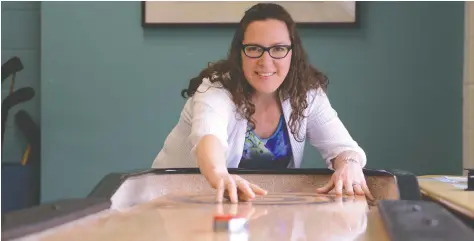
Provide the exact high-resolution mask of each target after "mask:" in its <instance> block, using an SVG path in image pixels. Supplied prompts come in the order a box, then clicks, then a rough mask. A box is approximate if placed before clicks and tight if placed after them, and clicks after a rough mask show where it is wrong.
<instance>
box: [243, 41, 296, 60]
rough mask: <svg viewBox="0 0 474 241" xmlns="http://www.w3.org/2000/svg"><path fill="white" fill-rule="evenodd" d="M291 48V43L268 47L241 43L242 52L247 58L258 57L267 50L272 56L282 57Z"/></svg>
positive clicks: (275, 57)
mask: <svg viewBox="0 0 474 241" xmlns="http://www.w3.org/2000/svg"><path fill="white" fill-rule="evenodd" d="M291 48H292V46H291V45H275V46H271V47H268V48H266V47H263V46H260V45H256V44H244V45H242V50H243V51H244V54H245V55H246V56H247V57H249V58H260V57H261V56H262V55H263V54H264V53H265V52H268V53H269V54H270V56H271V57H272V58H274V59H282V58H285V57H286V56H287V55H288V53H289V52H290V50H291Z"/></svg>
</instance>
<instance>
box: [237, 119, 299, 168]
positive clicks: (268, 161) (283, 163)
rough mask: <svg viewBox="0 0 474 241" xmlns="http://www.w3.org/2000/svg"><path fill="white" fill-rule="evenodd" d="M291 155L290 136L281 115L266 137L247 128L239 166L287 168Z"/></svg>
mask: <svg viewBox="0 0 474 241" xmlns="http://www.w3.org/2000/svg"><path fill="white" fill-rule="evenodd" d="M292 157H293V154H292V151H291V144H290V138H289V137H288V131H287V129H286V125H285V119H284V117H283V115H282V116H281V118H280V122H279V123H278V127H277V129H276V131H275V132H274V133H273V135H272V136H270V137H268V138H260V137H258V136H257V135H256V134H255V132H254V131H253V130H251V129H250V127H248V128H247V134H246V136H245V144H244V150H243V153H242V159H241V161H240V164H239V168H252V169H262V168H263V169H275V168H287V167H288V165H289V164H290V163H291V159H292Z"/></svg>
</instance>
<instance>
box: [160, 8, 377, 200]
mask: <svg viewBox="0 0 474 241" xmlns="http://www.w3.org/2000/svg"><path fill="white" fill-rule="evenodd" d="M327 84H328V81H327V78H326V77H325V76H324V75H323V74H322V73H321V72H319V71H318V70H317V69H315V68H314V67H312V66H311V65H310V64H309V63H308V60H307V57H306V53H305V51H304V49H303V46H302V43H301V39H300V37H299V35H298V32H297V31H296V28H295V23H294V21H293V20H292V18H291V16H290V15H289V13H288V12H287V11H286V10H285V9H284V8H282V7H281V6H279V5H277V4H271V3H261V4H257V5H255V6H253V7H252V8H250V9H249V10H248V11H246V13H245V15H244V17H243V18H242V20H241V22H240V27H239V29H238V30H237V31H236V33H235V35H234V38H233V41H232V44H231V47H230V52H229V55H228V58H227V59H225V60H221V61H219V62H217V63H215V64H213V65H210V66H209V67H208V68H206V69H204V70H203V71H202V72H201V73H200V74H199V76H197V77H195V78H193V79H191V81H190V84H189V88H188V89H187V90H184V91H183V92H182V95H183V97H186V95H187V97H189V99H188V101H187V102H186V104H185V107H184V110H183V111H182V113H181V117H180V120H179V122H178V124H177V125H176V126H175V128H174V129H173V130H172V132H171V133H170V134H169V136H168V137H167V139H166V141H165V143H164V147H163V149H162V150H161V152H160V153H159V154H158V156H157V157H156V159H155V161H154V163H153V167H154V168H165V167H166V168H169V167H174V168H177V167H193V166H194V167H196V166H197V167H199V169H200V171H201V173H202V174H203V175H204V177H205V178H206V180H207V181H208V182H209V184H210V185H211V186H212V187H213V188H216V189H217V190H218V192H217V199H218V201H221V200H222V194H223V192H224V191H227V192H228V195H229V198H230V200H231V201H232V202H237V201H238V198H239V199H243V200H251V199H253V198H254V197H255V195H265V194H266V191H265V190H263V189H262V188H260V187H258V186H257V185H255V184H253V183H249V182H248V181H247V180H244V179H243V178H241V177H240V176H237V175H230V174H229V173H228V172H227V168H237V167H240V168H299V167H300V165H301V161H302V158H303V149H304V146H305V141H306V139H307V140H308V141H309V142H310V143H311V144H312V145H313V146H314V147H316V148H317V149H318V150H319V151H320V153H321V155H322V156H323V158H324V159H325V160H326V163H327V165H328V167H329V168H330V169H333V170H335V172H334V174H333V176H332V178H331V181H330V182H329V183H327V185H325V186H324V187H322V188H319V189H317V191H318V192H320V193H326V192H329V191H330V190H332V189H334V188H335V191H336V193H337V194H342V189H345V191H346V193H347V194H349V195H353V194H354V193H356V194H360V195H364V194H366V195H368V196H369V197H370V193H369V190H368V188H367V185H366V182H365V178H364V175H363V172H362V168H363V167H364V166H365V164H366V156H365V153H364V151H363V150H362V149H361V148H360V147H359V146H358V145H357V143H356V142H355V141H354V140H353V139H352V138H351V136H350V135H349V133H348V131H347V130H346V129H345V127H344V125H343V124H342V123H341V121H340V120H339V118H338V116H337V113H336V111H335V110H334V109H332V107H331V105H330V103H329V101H328V98H327V96H326V93H325V90H326V87H327ZM238 192H239V197H237V193H238Z"/></svg>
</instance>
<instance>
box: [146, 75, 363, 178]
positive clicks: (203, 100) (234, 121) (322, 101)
mask: <svg viewBox="0 0 474 241" xmlns="http://www.w3.org/2000/svg"><path fill="white" fill-rule="evenodd" d="M307 100H308V108H307V109H306V110H305V112H304V115H305V116H308V118H304V119H303V121H302V122H301V123H302V125H301V128H300V135H299V136H298V137H299V138H301V137H305V138H304V139H305V141H303V142H298V141H297V140H296V139H295V138H294V136H293V134H291V132H289V137H290V143H291V148H292V151H293V163H291V165H290V167H292V168H299V167H300V166H301V162H302V160H303V152H304V147H305V142H306V139H307V140H308V141H309V142H310V143H311V145H312V146H314V147H316V149H317V150H318V151H319V152H320V154H321V155H322V157H323V159H324V160H325V162H326V165H327V166H328V168H329V169H333V168H332V165H331V161H330V160H331V159H333V158H335V157H336V156H337V155H338V154H339V153H341V152H343V151H346V150H353V151H356V152H358V153H360V154H361V155H360V156H361V157H362V159H359V161H360V163H361V165H362V166H365V164H366V155H365V152H364V151H363V150H362V148H360V147H359V146H358V144H357V142H355V141H354V140H353V139H352V137H351V136H350V134H349V132H348V131H347V129H346V128H345V127H344V125H343V124H342V122H341V120H340V119H339V117H338V116H337V112H336V111H335V110H334V109H333V108H332V107H331V104H330V103H329V100H328V98H327V95H326V93H325V92H324V91H323V90H322V89H318V90H313V91H310V92H309V93H308V95H307ZM282 110H283V114H284V116H285V119H286V120H289V119H290V114H291V111H292V108H291V105H290V102H289V100H288V99H287V100H283V101H282ZM287 128H288V129H289V126H288V123H287ZM246 129H247V120H246V119H245V118H239V117H238V115H237V112H236V105H235V104H234V103H233V101H232V96H231V94H230V93H229V92H228V91H227V90H226V89H224V88H223V87H222V84H220V82H215V83H211V82H210V81H209V79H204V80H203V83H202V84H201V85H200V86H199V88H198V91H196V93H195V95H194V96H193V97H191V98H189V99H188V100H187V102H186V104H185V106H184V109H183V111H182V112H181V116H180V118H179V122H178V123H177V125H176V126H175V127H174V128H173V130H172V131H171V133H170V134H169V135H168V137H167V138H166V140H165V142H164V145H163V148H162V150H161V151H160V152H159V153H158V155H157V156H156V158H155V160H154V161H153V164H152V168H182V167H197V164H196V163H197V160H196V157H195V155H194V148H195V147H196V144H197V143H198V141H199V140H200V138H201V137H203V136H205V135H208V134H213V135H215V136H217V137H218V138H219V140H220V141H221V143H222V146H223V147H224V149H225V153H226V157H227V160H226V161H227V167H228V168H237V167H238V165H239V162H240V159H241V157H242V151H243V148H244V139H245V133H246Z"/></svg>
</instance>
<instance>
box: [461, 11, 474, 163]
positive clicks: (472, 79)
mask: <svg viewBox="0 0 474 241" xmlns="http://www.w3.org/2000/svg"><path fill="white" fill-rule="evenodd" d="M465 4H466V8H465V11H466V12H465V13H466V14H465V23H466V24H465V31H466V34H465V56H464V84H463V86H464V88H463V89H464V97H463V99H464V106H463V167H464V168H474V2H466V3H465Z"/></svg>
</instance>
